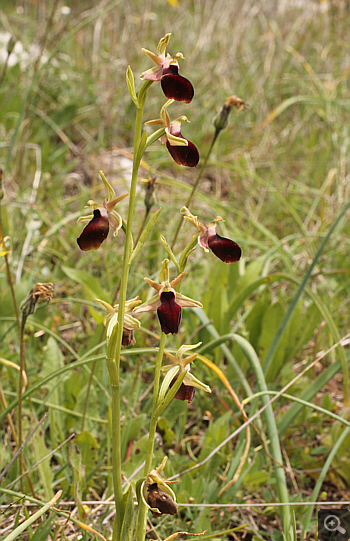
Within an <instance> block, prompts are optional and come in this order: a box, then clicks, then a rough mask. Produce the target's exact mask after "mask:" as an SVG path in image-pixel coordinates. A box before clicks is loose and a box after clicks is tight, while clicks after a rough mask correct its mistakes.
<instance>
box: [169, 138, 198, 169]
mask: <svg viewBox="0 0 350 541" xmlns="http://www.w3.org/2000/svg"><path fill="white" fill-rule="evenodd" d="M180 137H182V135H181V136H180ZM182 139H185V138H184V137H182ZM187 142H188V146H186V147H179V146H173V145H171V144H170V143H169V141H167V142H166V147H167V149H168V150H169V152H170V155H171V157H172V158H173V160H174V161H175V162H176V163H177V164H178V165H185V166H186V167H196V165H197V164H198V162H199V152H198V150H197V147H196V146H195V145H194V144H193V143H191V141H187Z"/></svg>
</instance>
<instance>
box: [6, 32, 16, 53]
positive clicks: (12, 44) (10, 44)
mask: <svg viewBox="0 0 350 541" xmlns="http://www.w3.org/2000/svg"><path fill="white" fill-rule="evenodd" d="M16 43H17V40H16V38H15V37H14V36H11V37H10V39H9V41H8V44H7V54H8V55H9V56H10V54H11V53H12V52H13V49H14V48H15V45H16Z"/></svg>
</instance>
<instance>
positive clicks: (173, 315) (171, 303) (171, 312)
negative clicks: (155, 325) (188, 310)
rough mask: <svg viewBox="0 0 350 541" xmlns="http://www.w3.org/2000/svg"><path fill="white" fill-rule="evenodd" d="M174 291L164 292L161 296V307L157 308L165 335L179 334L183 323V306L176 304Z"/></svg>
mask: <svg viewBox="0 0 350 541" xmlns="http://www.w3.org/2000/svg"><path fill="white" fill-rule="evenodd" d="M175 297H176V295H175V293H174V292H173V291H163V292H162V293H161V294H160V295H159V298H160V305H159V306H158V308H157V314H158V319H159V322H160V327H161V329H162V332H163V333H164V334H170V333H171V334H177V333H178V332H179V326H180V322H181V312H182V309H181V306H180V305H179V304H177V302H175Z"/></svg>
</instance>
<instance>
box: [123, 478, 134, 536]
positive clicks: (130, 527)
mask: <svg viewBox="0 0 350 541" xmlns="http://www.w3.org/2000/svg"><path fill="white" fill-rule="evenodd" d="M123 503H124V510H125V511H124V516H123V521H122V528H121V532H120V541H133V538H134V500H133V496H132V487H131V485H130V486H129V487H128V489H127V490H126V492H124V494H123Z"/></svg>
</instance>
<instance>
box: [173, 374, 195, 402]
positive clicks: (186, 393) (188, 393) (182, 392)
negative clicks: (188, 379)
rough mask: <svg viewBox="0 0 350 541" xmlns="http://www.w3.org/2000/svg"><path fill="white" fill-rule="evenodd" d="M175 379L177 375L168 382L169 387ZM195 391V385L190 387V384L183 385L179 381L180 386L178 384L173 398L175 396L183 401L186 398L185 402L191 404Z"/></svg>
mask: <svg viewBox="0 0 350 541" xmlns="http://www.w3.org/2000/svg"><path fill="white" fill-rule="evenodd" d="M176 380H177V376H176V378H174V379H173V381H172V382H171V383H170V385H169V387H172V386H173V385H174V383H175V381H176ZM195 392H196V389H195V387H192V386H191V385H185V384H184V383H181V386H180V388H179V390H178V391H177V392H176V393H175V396H174V398H177V399H178V400H183V401H186V400H187V402H188V403H189V404H191V402H192V400H193V397H194V393H195Z"/></svg>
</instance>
